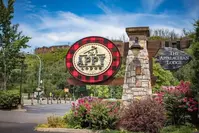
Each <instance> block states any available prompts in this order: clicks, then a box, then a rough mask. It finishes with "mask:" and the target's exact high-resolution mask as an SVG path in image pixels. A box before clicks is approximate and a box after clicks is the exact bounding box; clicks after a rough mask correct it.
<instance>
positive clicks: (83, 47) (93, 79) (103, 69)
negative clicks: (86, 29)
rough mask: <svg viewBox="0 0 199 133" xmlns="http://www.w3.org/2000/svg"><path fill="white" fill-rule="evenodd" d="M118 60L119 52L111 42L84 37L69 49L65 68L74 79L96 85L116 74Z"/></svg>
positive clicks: (100, 38) (118, 65) (118, 64)
mask: <svg viewBox="0 0 199 133" xmlns="http://www.w3.org/2000/svg"><path fill="white" fill-rule="evenodd" d="M120 58H121V56H120V52H119V50H118V49H117V47H116V46H115V45H114V43H113V42H111V41H109V40H108V39H105V38H102V37H95V36H94V37H86V38H83V39H81V40H79V41H77V42H76V43H74V44H73V45H72V46H71V47H70V49H69V51H68V53H67V55H66V67H67V68H68V70H69V72H70V74H71V75H72V76H73V77H75V78H76V79H78V80H80V81H82V82H86V83H98V82H102V81H105V80H107V79H109V78H110V77H112V76H113V75H115V74H116V72H117V71H118V69H119V67H120V61H121V59H120Z"/></svg>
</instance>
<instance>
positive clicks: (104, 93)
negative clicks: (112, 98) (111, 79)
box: [86, 85, 110, 98]
mask: <svg viewBox="0 0 199 133" xmlns="http://www.w3.org/2000/svg"><path fill="white" fill-rule="evenodd" d="M86 87H87V88H88V90H89V92H90V94H91V95H92V96H97V97H100V98H109V92H110V91H109V86H107V85H87V86H86Z"/></svg>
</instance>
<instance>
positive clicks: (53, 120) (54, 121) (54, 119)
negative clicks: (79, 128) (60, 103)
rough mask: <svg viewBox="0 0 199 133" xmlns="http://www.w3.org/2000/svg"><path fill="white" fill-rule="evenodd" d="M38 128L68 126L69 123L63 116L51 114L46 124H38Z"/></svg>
mask: <svg viewBox="0 0 199 133" xmlns="http://www.w3.org/2000/svg"><path fill="white" fill-rule="evenodd" d="M36 128H67V125H66V123H65V121H64V119H63V118H62V117H59V116H54V115H53V116H49V117H47V123H46V124H38V125H37V127H36Z"/></svg>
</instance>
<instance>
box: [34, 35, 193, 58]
mask: <svg viewBox="0 0 199 133" xmlns="http://www.w3.org/2000/svg"><path fill="white" fill-rule="evenodd" d="M112 42H113V43H114V44H115V45H116V46H117V48H118V50H119V51H120V54H121V56H122V57H124V58H125V57H127V55H128V49H129V42H125V43H124V42H123V41H112ZM191 42H192V40H191V39H190V38H186V37H184V38H182V39H180V40H172V41H161V40H148V41H147V45H148V51H149V52H153V51H150V49H151V48H153V47H157V44H159V46H158V47H157V48H160V47H173V48H178V49H180V50H184V49H186V48H188V47H189V46H190V45H191ZM66 48H70V46H69V45H57V46H51V47H45V46H43V47H40V48H36V49H35V54H45V53H50V52H54V51H56V50H57V49H66Z"/></svg>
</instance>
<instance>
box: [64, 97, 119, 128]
mask: <svg viewBox="0 0 199 133" xmlns="http://www.w3.org/2000/svg"><path fill="white" fill-rule="evenodd" d="M118 112H119V103H118V102H107V101H103V100H102V99H98V98H92V97H85V98H81V99H79V100H78V102H77V103H72V109H71V112H70V113H69V114H66V115H65V116H64V119H65V121H66V123H67V125H69V127H73V128H91V129H107V128H110V129H114V128H115V126H116V122H117V120H118Z"/></svg>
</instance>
